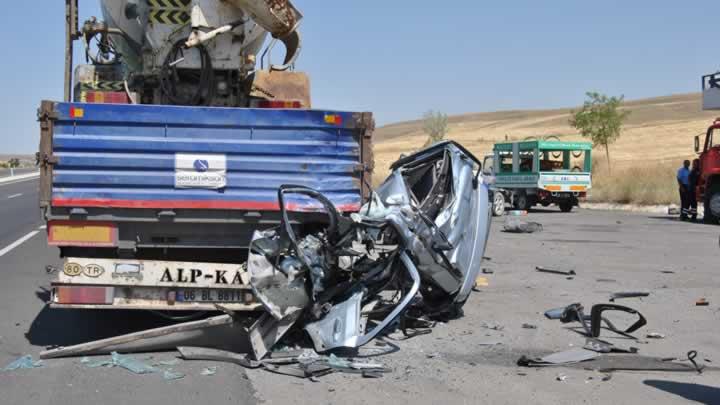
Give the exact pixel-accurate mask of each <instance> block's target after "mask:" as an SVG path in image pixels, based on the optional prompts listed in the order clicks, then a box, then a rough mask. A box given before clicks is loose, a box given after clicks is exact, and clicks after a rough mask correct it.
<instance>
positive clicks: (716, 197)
mask: <svg viewBox="0 0 720 405" xmlns="http://www.w3.org/2000/svg"><path fill="white" fill-rule="evenodd" d="M703 219H704V222H705V223H706V224H713V225H717V224H718V221H720V184H715V185H713V186H712V187H710V189H709V190H708V192H707V194H706V195H705V217H704V218H703Z"/></svg>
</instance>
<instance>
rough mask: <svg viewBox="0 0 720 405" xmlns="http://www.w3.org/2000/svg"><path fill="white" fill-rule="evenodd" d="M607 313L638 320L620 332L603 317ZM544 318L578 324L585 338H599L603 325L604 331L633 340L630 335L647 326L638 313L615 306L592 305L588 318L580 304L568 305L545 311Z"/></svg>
mask: <svg viewBox="0 0 720 405" xmlns="http://www.w3.org/2000/svg"><path fill="white" fill-rule="evenodd" d="M608 311H617V312H623V313H628V314H631V315H636V316H637V317H638V320H637V321H636V322H635V323H634V324H632V325H631V326H630V327H629V328H627V329H626V330H620V329H618V328H616V327H615V325H613V323H612V322H611V321H610V320H609V319H608V317H605V316H603V313H605V312H608ZM545 317H546V318H548V319H557V320H560V322H562V323H572V322H579V323H580V324H581V325H582V327H583V329H585V334H586V336H587V337H593V338H597V337H600V331H601V328H602V325H603V324H605V329H608V330H610V331H612V332H615V333H617V334H619V335H622V336H625V337H629V338H632V339H635V337H633V336H632V335H630V334H631V333H633V332H635V331H637V330H638V329H640V328H642V327H643V326H645V325H647V320H646V319H645V317H644V316H643V315H642V314H641V313H640V312H638V311H636V310H634V309H632V308H629V307H625V306H622V305H616V304H597V305H594V306H593V307H592V309H591V312H590V315H589V316H588V315H585V309H584V307H583V306H582V304H579V303H576V304H570V305H568V306H567V307H563V308H555V309H551V310H548V311H546V312H545Z"/></svg>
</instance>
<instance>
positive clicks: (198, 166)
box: [194, 159, 210, 173]
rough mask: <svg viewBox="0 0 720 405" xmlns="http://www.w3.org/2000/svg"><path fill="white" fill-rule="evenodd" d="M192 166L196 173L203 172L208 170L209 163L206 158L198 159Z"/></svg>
mask: <svg viewBox="0 0 720 405" xmlns="http://www.w3.org/2000/svg"><path fill="white" fill-rule="evenodd" d="M194 166H195V170H197V171H198V173H205V172H206V171H208V170H210V163H209V162H208V161H207V160H201V159H198V160H196V161H195V163H194Z"/></svg>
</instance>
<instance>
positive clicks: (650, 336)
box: [646, 332, 665, 339]
mask: <svg viewBox="0 0 720 405" xmlns="http://www.w3.org/2000/svg"><path fill="white" fill-rule="evenodd" d="M646 336H647V338H648V339H665V335H664V334H662V333H657V332H650V333H648V334H647V335H646Z"/></svg>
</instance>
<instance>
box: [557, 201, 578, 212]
mask: <svg viewBox="0 0 720 405" xmlns="http://www.w3.org/2000/svg"><path fill="white" fill-rule="evenodd" d="M574 205H575V204H573V202H572V201H563V202H560V203H558V206H559V207H560V211H562V212H570V211H572V209H573V206H574Z"/></svg>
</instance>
